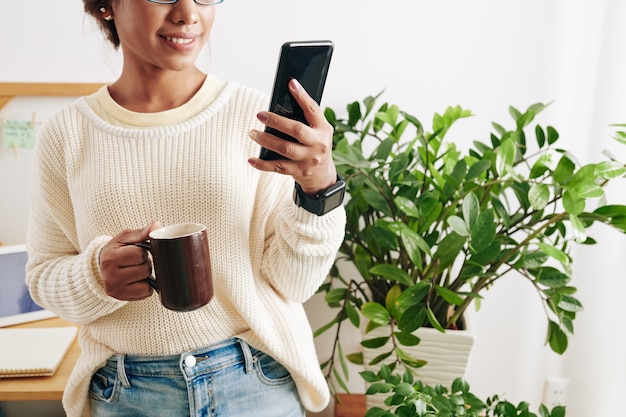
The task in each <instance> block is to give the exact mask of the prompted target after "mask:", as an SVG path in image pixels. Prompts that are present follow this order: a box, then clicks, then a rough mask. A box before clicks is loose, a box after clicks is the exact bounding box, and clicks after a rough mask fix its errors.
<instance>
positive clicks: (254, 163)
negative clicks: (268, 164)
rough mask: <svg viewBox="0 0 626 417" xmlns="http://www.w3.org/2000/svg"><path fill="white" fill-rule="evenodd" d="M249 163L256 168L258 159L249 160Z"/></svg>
mask: <svg viewBox="0 0 626 417" xmlns="http://www.w3.org/2000/svg"><path fill="white" fill-rule="evenodd" d="M248 163H249V164H250V165H252V166H253V167H255V166H256V159H254V158H250V159H248Z"/></svg>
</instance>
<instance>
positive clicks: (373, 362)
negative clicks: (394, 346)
mask: <svg viewBox="0 0 626 417" xmlns="http://www.w3.org/2000/svg"><path fill="white" fill-rule="evenodd" d="M392 353H393V350H390V351H389V352H384V353H381V354H380V355H378V356H376V357H374V359H372V360H371V361H370V363H369V364H368V365H378V364H379V363H381V362H382V361H384V360H385V359H387V358H388V357H390V356H391V354H392Z"/></svg>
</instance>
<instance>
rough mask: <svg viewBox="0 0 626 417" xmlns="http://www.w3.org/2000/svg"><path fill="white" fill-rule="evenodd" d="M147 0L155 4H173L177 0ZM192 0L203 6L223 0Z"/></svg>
mask: <svg viewBox="0 0 626 417" xmlns="http://www.w3.org/2000/svg"><path fill="white" fill-rule="evenodd" d="M148 1H149V2H150V3H157V4H174V3H176V2H178V0H148ZM193 1H195V2H196V3H197V4H202V5H204V6H213V5H216V4H220V3H221V2H223V1H224V0H193Z"/></svg>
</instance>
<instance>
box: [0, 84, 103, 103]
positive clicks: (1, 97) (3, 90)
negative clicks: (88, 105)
mask: <svg viewBox="0 0 626 417" xmlns="http://www.w3.org/2000/svg"><path fill="white" fill-rule="evenodd" d="M103 85H104V84H103V83H0V109H2V108H3V107H4V106H6V105H7V103H8V102H9V101H11V99H12V98H13V97H21V96H31V97H37V96H42V97H80V96H85V95H89V94H91V93H94V92H96V91H97V90H98V89H99V88H100V87H102V86H103Z"/></svg>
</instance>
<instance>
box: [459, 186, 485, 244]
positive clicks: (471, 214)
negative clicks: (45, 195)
mask: <svg viewBox="0 0 626 417" xmlns="http://www.w3.org/2000/svg"><path fill="white" fill-rule="evenodd" d="M479 215H480V202H479V201H478V197H476V194H474V193H469V194H468V195H467V196H466V197H465V198H464V199H463V219H464V220H465V223H466V224H467V226H468V227H469V228H470V229H471V228H473V227H474V226H475V225H476V222H477V221H478V216H479ZM457 233H458V232H457ZM459 234H461V233H459ZM461 236H464V235H461ZM465 236H467V235H465Z"/></svg>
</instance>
